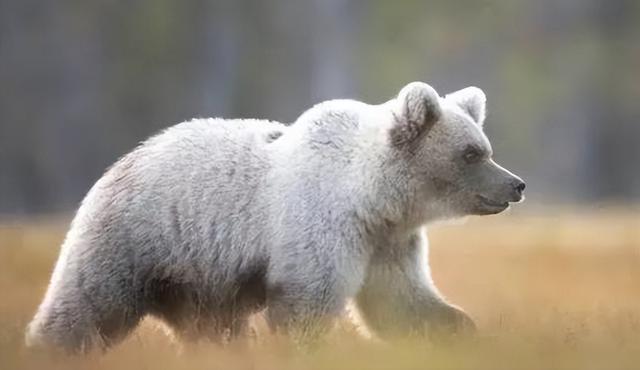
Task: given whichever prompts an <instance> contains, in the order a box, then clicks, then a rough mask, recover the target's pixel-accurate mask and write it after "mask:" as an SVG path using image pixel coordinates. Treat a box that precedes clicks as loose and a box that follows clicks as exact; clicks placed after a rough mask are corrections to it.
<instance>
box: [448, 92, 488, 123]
mask: <svg viewBox="0 0 640 370" xmlns="http://www.w3.org/2000/svg"><path fill="white" fill-rule="evenodd" d="M445 99H447V100H450V101H452V102H454V103H455V104H457V105H458V106H459V107H460V108H462V110H463V111H464V112H465V113H467V114H468V115H469V116H470V117H471V119H473V120H474V121H475V122H476V123H477V124H478V125H480V127H482V125H483V124H484V118H485V115H486V106H487V97H486V95H484V92H483V91H482V90H480V89H479V88H477V87H475V86H469V87H466V88H464V89H462V90H458V91H456V92H452V93H451V94H447V96H445Z"/></svg>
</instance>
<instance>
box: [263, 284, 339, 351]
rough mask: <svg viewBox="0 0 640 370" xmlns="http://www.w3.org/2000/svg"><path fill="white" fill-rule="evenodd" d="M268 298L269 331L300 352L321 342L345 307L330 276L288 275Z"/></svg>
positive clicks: (270, 290)
mask: <svg viewBox="0 0 640 370" xmlns="http://www.w3.org/2000/svg"><path fill="white" fill-rule="evenodd" d="M267 294H268V296H267V320H268V323H269V326H270V328H271V329H272V331H274V332H276V333H283V334H286V335H287V336H289V337H290V338H291V339H292V340H293V341H294V342H295V343H296V344H297V345H299V346H301V347H303V348H308V347H311V346H314V345H315V344H317V343H318V342H320V341H321V339H322V337H323V336H324V334H326V333H327V332H328V331H329V330H330V329H331V328H332V327H333V326H334V324H335V322H336V319H337V318H338V317H339V316H340V315H341V314H342V312H343V311H344V309H345V305H346V298H345V297H344V295H343V294H341V293H340V289H339V288H338V286H337V284H336V279H335V277H334V276H332V274H324V276H317V275H315V274H308V275H307V274H305V275H303V276H295V275H292V276H291V275H290V276H288V277H287V278H286V279H284V280H281V281H280V282H276V283H275V284H273V285H271V286H270V287H269V289H268V293H267Z"/></svg>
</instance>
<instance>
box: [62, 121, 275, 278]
mask: <svg viewBox="0 0 640 370" xmlns="http://www.w3.org/2000/svg"><path fill="white" fill-rule="evenodd" d="M285 129H286V127H285V126H283V125H281V124H278V123H273V122H269V121H254V120H230V121H225V120H219V119H202V120H193V121H189V122H184V123H181V124H178V125H176V126H173V127H170V128H169V129H167V130H165V131H164V132H162V133H160V134H159V135H157V136H154V137H152V138H150V139H149V140H147V141H146V142H144V143H142V144H141V145H140V146H139V147H138V148H137V149H135V150H134V151H133V152H131V153H129V154H128V155H126V156H124V157H123V158H122V159H120V160H119V161H118V162H117V163H116V164H114V165H113V166H112V167H111V168H110V169H109V170H108V171H107V173H106V174H105V175H104V176H103V177H102V178H101V179H100V180H99V181H98V182H97V183H96V184H95V185H94V187H93V188H92V190H91V191H90V192H89V194H88V195H87V197H86V198H85V200H84V201H83V205H82V206H81V208H80V210H79V211H78V216H77V217H76V220H75V221H74V223H77V224H79V226H80V227H79V228H78V230H82V232H83V233H87V234H88V235H87V236H88V237H89V239H92V240H95V241H101V242H102V243H103V245H101V246H100V248H99V249H102V250H103V252H104V248H107V249H109V248H118V246H119V245H131V246H134V250H135V251H134V252H133V253H132V254H131V255H132V256H136V255H137V256H139V257H140V258H137V259H138V260H142V261H144V260H145V259H148V260H149V263H150V264H151V263H152V261H153V263H154V264H156V265H155V266H151V265H150V266H148V267H149V268H154V269H157V268H165V269H172V268H174V267H176V268H184V267H185V266H193V263H194V262H195V261H197V260H212V258H213V256H209V257H208V258H205V254H207V253H215V252H217V253H230V252H232V251H233V250H232V249H230V248H228V247H225V246H229V245H233V246H234V250H236V251H240V250H245V248H244V247H245V246H247V245H248V244H254V247H252V248H247V250H249V249H250V250H251V252H252V253H259V252H260V250H261V249H262V248H260V244H261V243H260V241H259V240H258V239H259V238H260V234H261V228H260V220H263V219H264V218H265V217H266V215H265V214H263V213H264V212H266V211H267V210H266V209H265V208H266V207H265V205H264V204H263V203H262V202H263V201H264V199H261V198H262V197H261V196H260V194H261V189H260V187H261V186H262V185H263V183H264V177H265V174H266V173H267V171H269V167H270V158H269V153H268V152H269V148H268V145H269V144H270V142H271V141H273V140H275V139H277V136H279V135H280V134H279V133H280V132H282V131H283V130H285ZM274 138H275V139H274ZM87 247H88V248H90V249H93V250H96V249H95V246H93V247H92V246H89V245H87ZM177 249H182V250H183V251H182V252H177ZM103 252H100V253H103ZM252 253H249V254H252ZM91 254H92V253H88V255H91ZM143 255H144V256H145V258H141V256H143ZM151 256H155V257H154V258H148V257H151ZM171 256H180V258H189V259H191V260H190V261H189V262H186V263H179V262H178V261H175V260H172V259H171ZM238 257H240V256H235V257H234V256H226V257H223V256H218V257H216V258H213V259H214V260H216V259H218V258H220V260H227V261H229V260H233V259H234V258H238ZM244 257H247V258H251V256H250V255H245V256H244ZM134 258H135V257H134ZM158 261H165V262H167V264H166V265H165V266H158V265H157V263H158ZM168 273H169V274H171V273H170V272H168ZM178 273H180V272H179V271H178Z"/></svg>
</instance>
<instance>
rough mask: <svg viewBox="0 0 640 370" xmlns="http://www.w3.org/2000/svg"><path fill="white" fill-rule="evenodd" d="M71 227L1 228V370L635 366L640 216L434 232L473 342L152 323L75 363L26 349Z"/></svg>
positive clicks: (437, 261) (439, 263) (441, 273)
mask: <svg viewBox="0 0 640 370" xmlns="http://www.w3.org/2000/svg"><path fill="white" fill-rule="evenodd" d="M541 214H543V213H541ZM67 221H68V220H62V221H56V222H5V224H4V225H5V226H0V369H17V368H33V369H44V368H47V369H70V368H71V369H73V368H77V369H87V368H94V369H112V368H118V369H120V368H132V369H134V368H135V369H156V368H157V369H181V368H184V369H194V368H203V369H204V368H206V369H274V370H276V369H420V368H432V369H446V368H463V369H478V368H486V369H520V368H525V369H551V368H579V369H621V368H638V367H640V213H638V212H637V210H636V211H624V212H623V211H616V212H614V211H598V212H587V213H585V212H553V213H550V212H544V216H539V215H522V214H515V213H514V214H510V215H504V216H497V217H485V218H477V219H470V220H469V221H468V222H467V223H465V224H463V225H452V226H440V227H436V228H433V229H432V230H431V232H430V238H431V250H432V252H431V266H432V270H433V274H434V278H435V280H436V282H437V284H438V286H439V287H440V289H441V291H442V292H443V293H445V294H446V295H447V297H448V298H449V299H450V300H451V301H452V302H454V303H456V304H458V305H460V306H461V307H464V308H465V309H466V310H467V311H468V312H469V313H470V314H471V315H472V316H473V317H474V318H475V320H476V321H477V323H478V325H479V329H480V331H479V333H478V335H477V337H476V338H472V339H464V340H460V341H456V342H452V343H445V344H434V343H429V342H427V341H415V340H414V341H409V342H404V343H393V344H388V343H380V342H375V341H367V340H363V339H360V337H359V336H357V335H356V334H355V333H354V330H353V328H352V327H351V326H350V325H348V324H343V325H341V326H340V327H341V329H338V330H336V331H335V332H334V333H332V335H331V336H330V338H328V344H327V345H326V346H324V347H322V348H320V349H319V350H318V351H316V352H313V353H299V352H296V351H293V350H292V349H291V348H290V346H288V345H286V343H284V342H283V341H282V340H281V339H280V338H273V337H271V336H269V335H267V334H264V333H261V335H260V336H259V338H258V341H257V342H258V343H250V344H249V345H241V344H238V343H235V344H234V343H232V344H230V345H229V346H227V347H219V346H216V345H213V344H209V343H199V344H186V345H180V344H177V343H174V342H172V340H171V338H170V337H168V336H166V335H164V333H163V331H162V330H161V329H160V328H159V327H158V325H157V324H156V323H154V322H152V321H151V320H147V321H145V323H143V325H142V326H141V327H140V328H139V329H138V330H137V331H136V332H135V334H134V335H132V336H131V337H130V338H128V339H127V340H126V341H125V342H124V343H123V344H121V345H119V346H117V347H116V348H114V349H113V350H112V351H110V352H108V353H106V354H92V355H90V356H88V357H85V358H74V359H69V358H63V357H59V356H55V355H51V354H45V353H33V352H29V351H28V350H27V349H25V348H24V346H23V332H24V326H25V325H26V323H27V322H28V320H29V319H30V318H31V316H32V315H33V313H34V310H35V308H36V306H37V304H38V303H39V301H40V299H41V298H42V294H43V293H44V290H45V288H46V284H47V281H48V279H49V275H50V273H51V270H52V268H53V264H54V261H55V258H56V256H57V254H58V247H59V245H60V243H61V241H62V238H63V237H64V232H65V231H66V227H67V225H66V222H67Z"/></svg>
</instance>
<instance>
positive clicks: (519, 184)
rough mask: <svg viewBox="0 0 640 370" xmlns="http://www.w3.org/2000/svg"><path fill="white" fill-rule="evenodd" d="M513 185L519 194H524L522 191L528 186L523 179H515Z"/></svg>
mask: <svg viewBox="0 0 640 370" xmlns="http://www.w3.org/2000/svg"><path fill="white" fill-rule="evenodd" d="M513 187H514V188H515V189H516V191H517V192H518V194H520V195H522V192H523V191H524V188H525V187H526V184H525V183H524V181H522V180H515V181H514V182H513Z"/></svg>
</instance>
